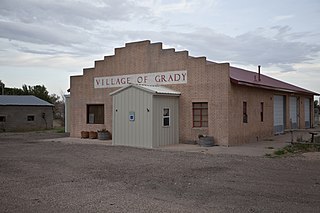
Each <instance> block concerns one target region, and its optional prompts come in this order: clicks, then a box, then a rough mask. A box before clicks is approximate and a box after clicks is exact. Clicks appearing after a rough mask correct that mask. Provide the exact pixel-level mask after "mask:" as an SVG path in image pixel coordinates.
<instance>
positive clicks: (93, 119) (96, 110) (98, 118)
mask: <svg viewBox="0 0 320 213" xmlns="http://www.w3.org/2000/svg"><path fill="white" fill-rule="evenodd" d="M87 123H90V124H103V123H104V105H103V104H95V105H87Z"/></svg>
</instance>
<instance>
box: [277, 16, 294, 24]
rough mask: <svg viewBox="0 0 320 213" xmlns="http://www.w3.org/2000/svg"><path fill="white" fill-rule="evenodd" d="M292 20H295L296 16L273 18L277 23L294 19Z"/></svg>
mask: <svg viewBox="0 0 320 213" xmlns="http://www.w3.org/2000/svg"><path fill="white" fill-rule="evenodd" d="M292 18H294V15H281V16H275V17H273V20H274V21H275V22H279V21H284V20H288V19H292Z"/></svg>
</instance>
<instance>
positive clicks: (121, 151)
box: [0, 133, 320, 212]
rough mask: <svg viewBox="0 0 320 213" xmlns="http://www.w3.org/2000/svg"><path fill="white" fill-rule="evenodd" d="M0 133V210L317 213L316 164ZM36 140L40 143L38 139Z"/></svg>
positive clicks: (319, 182)
mask: <svg viewBox="0 0 320 213" xmlns="http://www.w3.org/2000/svg"><path fill="white" fill-rule="evenodd" d="M59 136H61V135H59V134H51V135H50V134H49V135H46V134H45V133H43V134H41V133H36V134H7V135H6V134H0V212H320V161H319V160H307V159H306V158H303V157H302V156H298V157H289V158H278V159H271V158H266V157H249V156H238V155H208V154H203V153H186V152H172V151H163V150H162V151H161V150H150V149H137V148H129V147H116V146H103V145H99V144H66V143H61V142H50V141H41V139H44V138H48V137H59ZM39 139H40V140H39Z"/></svg>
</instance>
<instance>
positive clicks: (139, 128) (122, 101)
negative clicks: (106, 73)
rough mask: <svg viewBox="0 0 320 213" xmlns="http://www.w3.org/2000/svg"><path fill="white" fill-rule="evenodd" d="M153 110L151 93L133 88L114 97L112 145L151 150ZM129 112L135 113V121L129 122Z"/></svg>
mask: <svg viewBox="0 0 320 213" xmlns="http://www.w3.org/2000/svg"><path fill="white" fill-rule="evenodd" d="M148 109H149V111H148ZM151 109H152V94H151V93H148V92H145V91H143V90H140V89H137V88H134V87H131V88H129V89H126V90H124V91H121V92H119V93H118V94H116V95H114V96H113V125H112V126H113V127H112V132H113V133H112V134H113V140H112V144H114V145H125V146H136V147H150V148H151V147H152V112H151ZM129 112H134V113H135V119H134V121H130V120H129Z"/></svg>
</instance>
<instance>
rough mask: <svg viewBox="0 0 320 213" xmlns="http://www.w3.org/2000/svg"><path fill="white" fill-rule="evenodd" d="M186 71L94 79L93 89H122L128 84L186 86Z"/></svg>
mask: <svg viewBox="0 0 320 213" xmlns="http://www.w3.org/2000/svg"><path fill="white" fill-rule="evenodd" d="M186 83H187V70H182V71H168V72H155V73H143V74H133V75H119V76H107V77H96V78H94V88H109V87H123V86H127V85H129V84H144V85H166V84H186Z"/></svg>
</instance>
